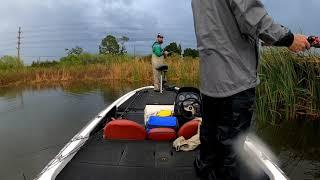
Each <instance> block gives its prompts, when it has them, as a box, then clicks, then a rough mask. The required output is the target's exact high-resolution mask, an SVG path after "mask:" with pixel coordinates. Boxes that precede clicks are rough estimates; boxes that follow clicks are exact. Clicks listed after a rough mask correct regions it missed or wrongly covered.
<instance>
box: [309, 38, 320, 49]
mask: <svg viewBox="0 0 320 180" xmlns="http://www.w3.org/2000/svg"><path fill="white" fill-rule="evenodd" d="M308 41H309V43H310V45H311V47H314V48H320V37H317V36H309V37H308Z"/></svg>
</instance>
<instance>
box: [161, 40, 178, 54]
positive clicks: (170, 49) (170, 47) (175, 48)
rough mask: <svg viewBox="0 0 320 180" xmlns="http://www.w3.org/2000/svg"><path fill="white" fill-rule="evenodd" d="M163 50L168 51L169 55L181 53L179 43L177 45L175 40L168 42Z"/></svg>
mask: <svg viewBox="0 0 320 180" xmlns="http://www.w3.org/2000/svg"><path fill="white" fill-rule="evenodd" d="M164 50H165V51H168V52H169V53H170V54H169V56H171V55H180V54H181V53H182V47H181V44H179V45H178V44H177V43H176V42H172V43H170V44H169V45H168V46H166V47H165V48H164Z"/></svg>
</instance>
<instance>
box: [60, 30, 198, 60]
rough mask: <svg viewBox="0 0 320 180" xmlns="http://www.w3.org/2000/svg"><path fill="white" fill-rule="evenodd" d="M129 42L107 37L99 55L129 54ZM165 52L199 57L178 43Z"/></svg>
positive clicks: (75, 51) (75, 52)
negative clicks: (127, 43) (127, 46)
mask: <svg viewBox="0 0 320 180" xmlns="http://www.w3.org/2000/svg"><path fill="white" fill-rule="evenodd" d="M129 40H130V38H128V37H126V36H122V37H120V38H116V37H114V36H113V35H107V36H106V37H105V38H103V39H102V40H101V43H100V45H99V54H127V53H128V52H127V49H126V46H125V43H126V42H128V41H129ZM150 47H151V45H150ZM150 49H151V48H150ZM164 50H165V51H168V52H169V53H170V54H169V55H168V56H172V55H174V54H175V55H183V56H184V57H193V58H196V57H199V51H198V50H196V49H192V48H186V49H184V50H182V47H181V44H177V43H176V42H171V43H170V44H169V45H167V46H166V47H165V48H164ZM66 53H67V54H68V55H80V54H82V53H84V50H83V48H81V47H79V46H76V47H74V48H71V49H66Z"/></svg>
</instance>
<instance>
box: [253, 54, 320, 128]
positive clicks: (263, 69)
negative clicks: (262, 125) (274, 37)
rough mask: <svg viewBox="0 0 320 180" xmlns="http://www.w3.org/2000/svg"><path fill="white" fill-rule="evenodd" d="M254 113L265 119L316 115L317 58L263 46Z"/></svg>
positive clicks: (319, 89)
mask: <svg viewBox="0 0 320 180" xmlns="http://www.w3.org/2000/svg"><path fill="white" fill-rule="evenodd" d="M260 79H261V84H260V85H259V87H258V91H257V116H258V117H259V118H260V120H262V121H265V122H272V123H277V122H278V121H281V120H283V119H286V120H290V119H305V118H307V119H319V118H320V113H319V112H320V58H319V56H316V55H312V54H309V55H305V56H301V55H300V56H299V55H295V54H292V53H291V52H289V51H287V50H284V49H272V48H271V49H265V50H264V51H263V53H262V59H261V65H260Z"/></svg>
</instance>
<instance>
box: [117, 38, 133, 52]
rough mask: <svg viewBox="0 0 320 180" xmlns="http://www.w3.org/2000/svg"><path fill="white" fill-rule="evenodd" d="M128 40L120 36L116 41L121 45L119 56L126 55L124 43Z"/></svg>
mask: <svg viewBox="0 0 320 180" xmlns="http://www.w3.org/2000/svg"><path fill="white" fill-rule="evenodd" d="M129 40H130V39H129V38H128V37H127V36H122V37H121V38H119V39H118V42H119V43H120V44H121V49H120V54H126V53H127V49H126V46H125V45H124V44H125V43H126V42H128V41H129Z"/></svg>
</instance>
